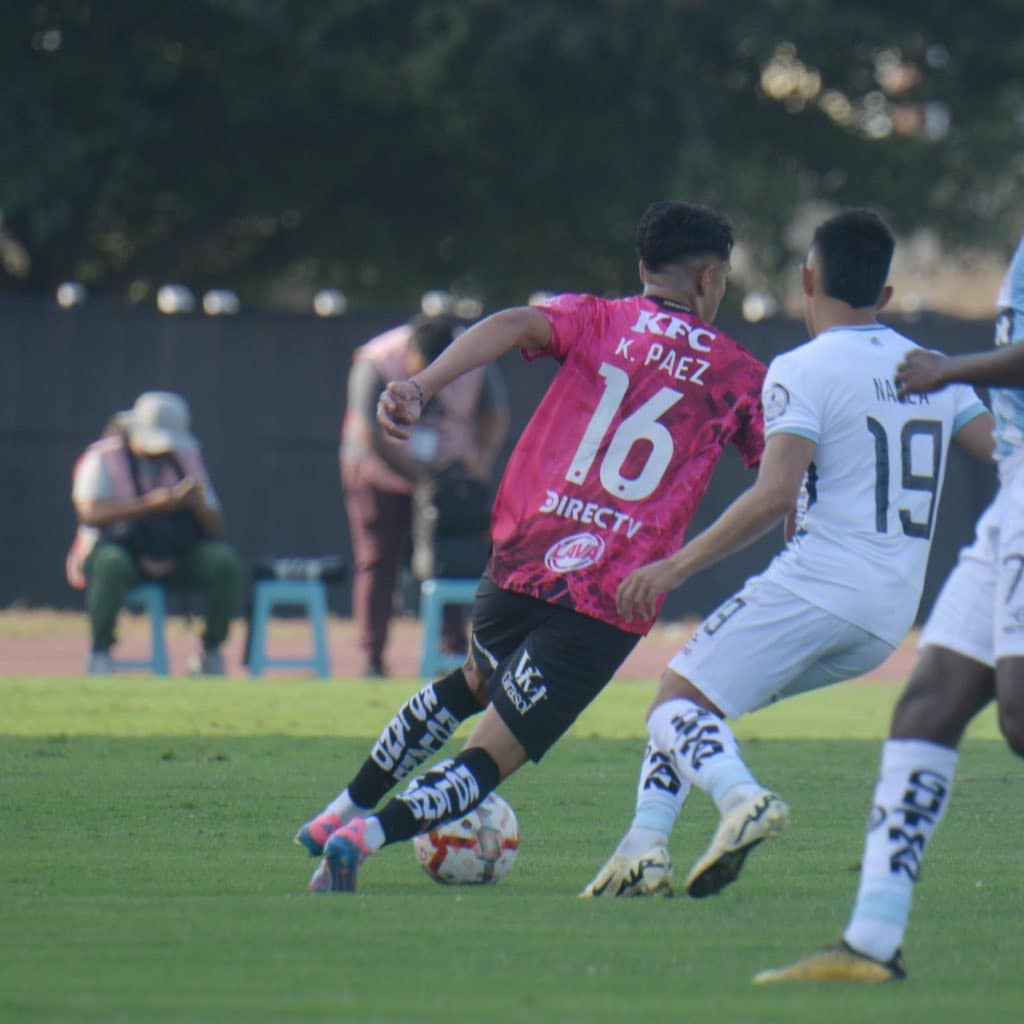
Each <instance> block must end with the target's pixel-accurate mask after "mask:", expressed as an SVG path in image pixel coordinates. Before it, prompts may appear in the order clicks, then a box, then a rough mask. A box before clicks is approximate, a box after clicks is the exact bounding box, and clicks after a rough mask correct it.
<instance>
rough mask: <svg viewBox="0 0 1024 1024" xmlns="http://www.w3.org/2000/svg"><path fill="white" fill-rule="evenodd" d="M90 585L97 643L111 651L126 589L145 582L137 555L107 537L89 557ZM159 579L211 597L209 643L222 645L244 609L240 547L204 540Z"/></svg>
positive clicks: (95, 645)
mask: <svg viewBox="0 0 1024 1024" xmlns="http://www.w3.org/2000/svg"><path fill="white" fill-rule="evenodd" d="M84 568H85V578H86V580H87V581H88V589H87V590H86V593H85V606H86V609H87V610H88V612H89V622H90V624H91V626H92V649H93V650H94V651H101V652H106V651H108V650H110V647H111V645H112V644H113V642H114V626H115V624H116V623H117V613H118V612H119V611H120V610H121V606H122V605H123V604H124V598H125V595H126V594H127V593H128V591H129V590H131V589H132V587H134V586H136V585H137V584H139V583H142V582H144V581H145V582H151V581H150V580H149V577H147V576H144V575H143V574H142V573H141V572H139V570H138V568H137V567H136V565H135V562H134V560H133V559H132V556H131V555H130V554H128V552H127V551H126V550H125V549H124V548H123V547H121V545H120V544H116V543H114V542H113V541H109V540H101V541H100V542H99V544H97V545H96V547H95V549H94V550H93V551H92V553H91V554H90V555H89V557H88V558H87V559H86V561H85V566H84ZM156 582H158V583H160V584H161V585H162V586H164V587H166V588H167V589H168V590H174V591H194V592H196V593H200V594H202V595H203V596H204V598H205V599H206V630H205V632H204V633H203V648H204V649H205V650H207V651H213V650H216V649H217V648H218V647H220V645H221V644H222V643H223V642H224V639H225V637H226V636H227V635H228V626H229V625H230V624H231V618H232V616H233V615H234V614H235V613H236V612H237V611H238V605H239V597H240V594H241V584H242V562H241V559H240V558H239V557H238V555H237V554H236V552H235V550H234V548H232V547H229V546H228V545H227V544H225V543H224V542H223V541H219V540H203V541H200V542H199V543H198V544H197V545H196V546H195V547H194V548H193V549H192V551H190V552H189V554H188V555H187V556H186V557H185V558H184V559H183V560H182V561H181V562H180V563H179V564H178V567H177V569H175V570H174V572H172V573H171V574H170V575H169V576H161V577H160V579H159V580H157V581H156Z"/></svg>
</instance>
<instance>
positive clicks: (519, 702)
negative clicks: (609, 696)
mask: <svg viewBox="0 0 1024 1024" xmlns="http://www.w3.org/2000/svg"><path fill="white" fill-rule="evenodd" d="M639 641H640V636H639V635H638V634H637V633H627V632H626V631H625V630H622V629H616V628H615V627H614V626H610V625H608V623H606V622H600V621H599V620H598V619H592V618H590V616H588V615H580V613H579V612H575V611H573V610H572V609H571V608H563V607H561V606H559V605H554V604H548V603H547V602H546V601H540V600H538V599H537V598H535V597H527V596H526V595H525V594H517V593H515V592H513V591H511V590H502V589H501V588H500V587H499V586H497V584H495V583H494V582H493V581H491V580H489V579H487V577H484V579H482V580H481V581H480V589H479V590H478V591H477V595H476V604H475V605H474V608H473V656H474V658H475V660H476V664H477V667H478V668H479V669H480V671H481V672H482V673H483V674H484V676H486V677H487V692H488V694H489V696H490V698H491V702H492V703H493V704H494V707H495V710H497V712H498V714H500V715H501V717H502V720H503V721H504V722H505V724H506V725H507V726H508V727H509V729H510V730H511V732H512V735H513V736H515V738H516V739H517V740H518V741H519V742H520V743H521V744H522V745H523V748H524V749H525V750H526V752H527V754H529V755H530V758H531V759H532V760H534V761H539V760H540V759H541V758H542V757H543V756H544V754H545V753H546V752H547V750H548V749H549V748H550V747H552V746H553V745H554V744H555V743H556V742H557V740H558V739H559V737H561V736H562V734H563V733H565V732H566V730H568V728H569V726H571V725H572V723H573V722H575V721H576V719H577V718H578V717H579V715H580V713H581V712H582V711H583V709H584V708H585V707H586V706H587V705H588V704H589V703H590V702H591V701H592V700H593V699H594V698H595V697H596V696H597V695H598V694H599V693H600V692H601V690H603V689H604V687H605V685H606V684H607V683H608V681H609V680H610V679H611V678H612V676H613V675H615V672H616V671H617V670H618V668H619V666H620V665H621V664H622V663H623V662H624V661H625V660H626V658H627V657H628V656H629V653H630V651H632V650H633V648H634V647H636V645H637V643H638V642H639Z"/></svg>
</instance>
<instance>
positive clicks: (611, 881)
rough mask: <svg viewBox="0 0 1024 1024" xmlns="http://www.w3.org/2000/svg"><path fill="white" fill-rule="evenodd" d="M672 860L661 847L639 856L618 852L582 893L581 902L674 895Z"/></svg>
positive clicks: (666, 850) (665, 849)
mask: <svg viewBox="0 0 1024 1024" xmlns="http://www.w3.org/2000/svg"><path fill="white" fill-rule="evenodd" d="M671 895H672V859H671V858H670V857H669V855H668V849H667V848H666V847H665V846H663V845H661V844H657V845H655V846H652V847H651V848H650V849H649V850H647V851H646V852H645V853H642V854H640V856H639V857H629V856H627V855H625V854H621V853H615V854H613V855H612V856H611V858H610V859H609V860H608V863H607V864H605V866H604V867H603V868H601V870H600V871H599V872H598V873H597V875H596V876H595V877H594V880H593V881H592V882H591V883H590V884H589V885H588V886H587V887H586V888H585V889H584V890H583V892H581V893H580V899H581V900H596V899H600V898H602V897H605V896H671Z"/></svg>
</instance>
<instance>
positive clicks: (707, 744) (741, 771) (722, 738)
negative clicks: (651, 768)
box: [647, 697, 762, 813]
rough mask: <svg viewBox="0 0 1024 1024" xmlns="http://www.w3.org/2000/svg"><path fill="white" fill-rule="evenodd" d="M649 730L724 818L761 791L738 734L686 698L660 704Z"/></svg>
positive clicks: (660, 746)
mask: <svg viewBox="0 0 1024 1024" xmlns="http://www.w3.org/2000/svg"><path fill="white" fill-rule="evenodd" d="M647 731H648V733H649V734H650V737H651V740H652V742H653V743H654V745H655V746H656V747H658V748H660V749H661V750H665V751H671V752H672V756H673V765H674V767H675V769H676V772H677V773H678V774H679V776H680V777H681V778H682V779H685V780H686V781H687V782H689V783H691V784H692V785H694V786H698V787H700V788H701V789H703V790H704V792H705V793H707V794H708V795H709V796H710V797H711V799H712V800H714V801H715V803H716V804H717V805H718V809H719V810H720V811H722V812H723V813H725V812H727V811H729V810H731V809H732V808H733V807H734V806H735V805H736V804H738V803H740V802H741V801H742V800H745V799H747V797H748V796H751V795H753V794H754V793H758V792H760V791H761V789H762V787H761V786H760V785H759V784H758V782H757V780H756V779H755V778H754V776H753V775H751V774H750V769H749V768H748V767H747V766H746V765H745V764H744V763H743V759H742V758H741V757H740V747H739V744H738V743H737V742H736V737H735V736H733V734H732V729H730V728H729V726H728V725H726V724H725V722H724V721H723V720H722V719H721V718H719V717H718V715H715V714H712V712H710V711H706V710H705V709H704V708H702V707H701V706H700V705H699V704H694V703H693V701H691V700H685V699H683V698H681V697H680V698H676V699H675V700H670V701H668V702H667V703H665V704H661V705H659V706H658V707H657V708H655V709H654V711H653V712H652V713H651V717H650V718H648V719H647Z"/></svg>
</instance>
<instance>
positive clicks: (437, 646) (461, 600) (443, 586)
mask: <svg viewBox="0 0 1024 1024" xmlns="http://www.w3.org/2000/svg"><path fill="white" fill-rule="evenodd" d="M479 586H480V580H479V579H475V580H442V579H433V580H424V581H423V583H422V585H421V586H420V621H421V622H422V624H423V653H422V655H421V657H420V675H421V676H422V677H423V678H424V679H432V678H433V677H434V676H436V675H437V674H438V673H439V672H443V671H445V670H450V669H453V668H457V667H458V666H459V665H461V664H463V662H465V660H466V656H465V654H444V653H442V651H441V627H442V622H443V619H444V609H445V607H446V606H447V605H450V604H464V605H471V604H472V603H473V602H474V601H475V600H476V591H477V587H479Z"/></svg>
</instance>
